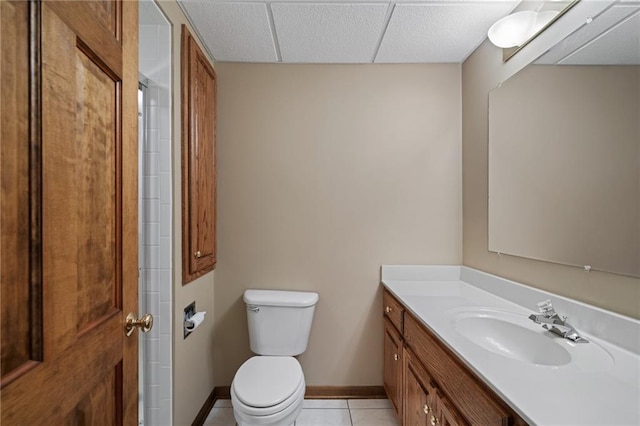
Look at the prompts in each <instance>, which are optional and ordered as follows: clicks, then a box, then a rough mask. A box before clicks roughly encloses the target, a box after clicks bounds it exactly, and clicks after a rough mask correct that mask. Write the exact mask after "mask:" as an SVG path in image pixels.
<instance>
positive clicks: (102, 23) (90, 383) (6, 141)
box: [0, 0, 138, 425]
mask: <svg viewBox="0 0 640 426" xmlns="http://www.w3.org/2000/svg"><path fill="white" fill-rule="evenodd" d="M0 14H1V22H2V29H1V31H2V38H1V39H0V40H1V47H2V71H1V84H2V98H3V108H2V157H1V159H2V163H1V166H2V167H1V169H0V170H1V175H2V209H1V215H2V217H1V218H0V221H1V223H2V251H1V256H0V257H1V262H2V265H1V266H2V287H1V291H2V294H1V307H2V316H1V322H2V349H1V352H2V364H1V382H0V386H1V389H2V391H1V393H2V396H1V404H2V405H1V423H2V424H3V425H5V424H6V425H37V424H47V425H49V424H55V425H89V424H91V425H103V424H104V425H122V424H125V425H134V424H137V405H138V398H137V362H138V359H137V334H134V335H133V336H132V337H130V338H126V337H125V336H124V332H123V322H124V318H125V316H126V314H127V313H128V312H130V311H133V312H137V140H136V138H137V108H136V98H137V96H136V95H137V80H138V72H137V55H138V53H137V52H138V51H137V38H138V37H137V33H138V6H137V2H131V1H108V0H102V1H98V0H94V1H87V2H80V1H69V2H62V1H43V2H28V1H16V2H12V1H2V2H1V5H0ZM5 99H6V103H5Z"/></svg>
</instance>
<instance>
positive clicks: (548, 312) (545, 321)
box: [529, 300, 589, 343]
mask: <svg viewBox="0 0 640 426" xmlns="http://www.w3.org/2000/svg"><path fill="white" fill-rule="evenodd" d="M537 305H538V311H539V312H540V314H539V315H536V314H531V315H529V319H530V320H532V321H533V322H535V323H536V324H542V327H544V328H546V329H547V330H549V331H550V332H552V333H555V334H557V335H559V336H562V337H564V338H565V339H569V340H572V341H574V342H578V343H588V342H589V341H588V340H587V339H585V338H584V337H582V336H580V334H579V333H578V332H577V331H576V329H575V328H573V326H572V325H571V324H569V323H568V322H567V317H566V316H562V315H559V314H558V313H557V312H556V310H555V309H553V305H552V304H551V300H543V301H542V302H540V303H538V304H537Z"/></svg>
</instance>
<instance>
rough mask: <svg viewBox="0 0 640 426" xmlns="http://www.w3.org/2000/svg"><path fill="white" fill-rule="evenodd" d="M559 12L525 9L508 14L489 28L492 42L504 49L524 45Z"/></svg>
mask: <svg viewBox="0 0 640 426" xmlns="http://www.w3.org/2000/svg"><path fill="white" fill-rule="evenodd" d="M557 14H558V12H556V11H545V12H534V11H531V10H525V11H522V12H516V13H514V14H511V15H507V16H505V17H504V18H502V19H500V20H499V21H498V22H496V23H495V24H493V25H492V26H491V28H489V32H488V33H487V35H488V36H489V40H491V43H493V44H495V45H496V46H498V47H501V48H503V49H508V48H510V47H516V46H522V45H523V44H524V43H525V42H527V41H528V40H529V39H530V38H531V37H533V36H534V35H536V34H537V33H538V31H540V30H541V29H542V28H544V26H545V25H547V24H548V23H549V22H550V21H551V20H552V19H553V18H555V17H556V15H557Z"/></svg>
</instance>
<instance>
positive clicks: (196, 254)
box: [193, 250, 202, 259]
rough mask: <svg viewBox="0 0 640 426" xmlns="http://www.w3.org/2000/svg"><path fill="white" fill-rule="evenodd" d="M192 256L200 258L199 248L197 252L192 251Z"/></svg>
mask: <svg viewBox="0 0 640 426" xmlns="http://www.w3.org/2000/svg"><path fill="white" fill-rule="evenodd" d="M193 256H194V257H195V258H196V259H200V258H201V257H202V253H200V250H198V251H197V252H195V253H193Z"/></svg>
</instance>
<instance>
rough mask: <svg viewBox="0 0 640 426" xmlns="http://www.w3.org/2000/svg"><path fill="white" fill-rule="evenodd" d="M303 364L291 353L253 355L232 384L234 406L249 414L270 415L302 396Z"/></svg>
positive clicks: (243, 365) (303, 388)
mask: <svg viewBox="0 0 640 426" xmlns="http://www.w3.org/2000/svg"><path fill="white" fill-rule="evenodd" d="M304 391H305V382H304V375H303V373H302V368H301V367H300V364H299V363H298V360H296V359H295V358H293V357H283V356H254V357H252V358H250V359H249V360H247V361H246V362H245V363H244V364H242V366H241V367H240V368H239V369H238V371H237V372H236V375H235V377H234V379H233V383H232V384H231V394H232V395H231V396H232V400H233V405H234V408H235V409H236V410H238V411H240V412H242V413H244V414H246V415H249V416H259V417H264V416H270V415H274V414H277V413H280V412H282V411H283V410H286V409H287V407H289V406H290V405H292V404H294V403H295V402H297V401H298V400H302V399H304Z"/></svg>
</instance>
